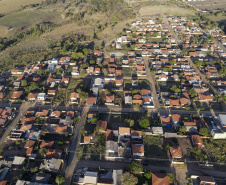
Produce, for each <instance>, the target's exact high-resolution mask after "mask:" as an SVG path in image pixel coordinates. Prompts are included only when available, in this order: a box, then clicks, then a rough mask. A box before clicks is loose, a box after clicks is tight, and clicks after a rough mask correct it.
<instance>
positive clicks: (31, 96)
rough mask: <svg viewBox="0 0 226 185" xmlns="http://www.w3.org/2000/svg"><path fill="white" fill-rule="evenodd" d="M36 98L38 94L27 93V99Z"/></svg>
mask: <svg viewBox="0 0 226 185" xmlns="http://www.w3.org/2000/svg"><path fill="white" fill-rule="evenodd" d="M37 96H38V93H29V95H28V99H31V98H32V99H33V98H37Z"/></svg>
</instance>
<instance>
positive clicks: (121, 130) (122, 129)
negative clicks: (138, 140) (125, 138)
mask: <svg viewBox="0 0 226 185" xmlns="http://www.w3.org/2000/svg"><path fill="white" fill-rule="evenodd" d="M118 131H119V134H121V135H123V134H130V128H128V127H119V129H118Z"/></svg>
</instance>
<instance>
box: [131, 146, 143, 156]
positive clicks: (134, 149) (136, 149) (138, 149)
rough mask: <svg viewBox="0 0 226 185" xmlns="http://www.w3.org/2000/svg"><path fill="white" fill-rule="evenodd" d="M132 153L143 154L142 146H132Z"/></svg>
mask: <svg viewBox="0 0 226 185" xmlns="http://www.w3.org/2000/svg"><path fill="white" fill-rule="evenodd" d="M132 152H133V153H142V154H144V145H134V144H132Z"/></svg>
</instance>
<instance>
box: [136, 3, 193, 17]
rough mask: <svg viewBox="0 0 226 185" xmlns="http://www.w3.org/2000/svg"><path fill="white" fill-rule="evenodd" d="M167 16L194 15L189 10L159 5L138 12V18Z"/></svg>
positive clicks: (143, 8)
mask: <svg viewBox="0 0 226 185" xmlns="http://www.w3.org/2000/svg"><path fill="white" fill-rule="evenodd" d="M160 12H161V15H164V14H169V15H188V14H190V15H194V11H193V10H190V9H185V8H181V7H176V6H166V5H159V6H147V7H142V8H141V9H140V11H139V13H140V16H141V17H143V16H149V15H158V14H160Z"/></svg>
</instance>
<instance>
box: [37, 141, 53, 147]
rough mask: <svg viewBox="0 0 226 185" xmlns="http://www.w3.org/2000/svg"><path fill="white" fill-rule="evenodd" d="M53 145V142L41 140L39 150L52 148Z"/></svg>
mask: <svg viewBox="0 0 226 185" xmlns="http://www.w3.org/2000/svg"><path fill="white" fill-rule="evenodd" d="M53 145H54V141H47V140H43V141H42V143H41V145H40V148H52V147H53Z"/></svg>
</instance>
